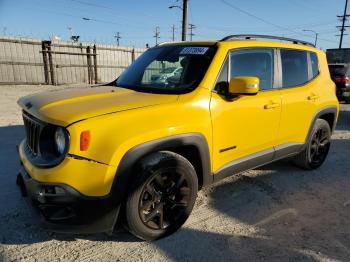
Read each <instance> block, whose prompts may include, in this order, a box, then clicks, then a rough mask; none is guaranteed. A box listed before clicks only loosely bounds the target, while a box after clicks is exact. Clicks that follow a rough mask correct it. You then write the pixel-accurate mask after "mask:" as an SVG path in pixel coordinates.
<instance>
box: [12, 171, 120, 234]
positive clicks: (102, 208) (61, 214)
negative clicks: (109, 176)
mask: <svg viewBox="0 0 350 262" xmlns="http://www.w3.org/2000/svg"><path fill="white" fill-rule="evenodd" d="M17 185H18V186H19V187H20V189H21V192H22V195H23V196H26V197H28V200H30V201H29V202H31V204H32V205H33V206H34V210H36V211H38V212H36V213H39V214H40V216H41V218H42V219H41V225H42V227H43V228H45V229H48V230H50V231H54V232H62V233H83V234H90V233H99V232H107V233H112V231H113V229H114V225H115V223H116V220H117V217H118V213H119V208H120V205H118V204H116V202H115V201H114V200H113V198H112V197H111V196H104V197H86V196H83V195H81V194H80V193H79V192H78V191H76V190H75V189H73V188H72V187H69V186H68V185H65V184H57V183H42V182H38V181H36V180H34V179H33V178H32V177H31V176H30V175H29V174H28V172H27V171H26V170H25V169H24V168H23V166H22V167H21V169H20V172H19V174H18V176H17Z"/></svg>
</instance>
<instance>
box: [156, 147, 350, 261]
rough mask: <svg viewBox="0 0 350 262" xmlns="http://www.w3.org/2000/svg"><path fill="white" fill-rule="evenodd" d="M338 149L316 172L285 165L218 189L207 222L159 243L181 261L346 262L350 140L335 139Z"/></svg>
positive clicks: (349, 247) (230, 181)
mask: <svg viewBox="0 0 350 262" xmlns="http://www.w3.org/2000/svg"><path fill="white" fill-rule="evenodd" d="M332 148H333V149H335V148H337V154H335V151H332V152H331V153H330V156H329V159H328V160H327V161H326V163H325V164H324V166H322V168H320V169H318V170H315V171H305V170H301V169H299V168H297V167H295V166H293V165H292V164H291V163H289V162H288V161H286V160H285V161H280V162H276V163H274V164H270V165H267V166H265V167H263V168H260V169H259V172H257V171H255V170H254V171H250V172H246V173H243V174H242V175H240V176H238V177H235V178H228V179H226V180H225V181H223V182H220V183H219V184H217V185H214V186H212V187H211V188H209V189H207V192H206V193H205V194H206V195H207V198H208V200H207V201H208V205H209V207H210V209H212V210H214V212H213V214H212V215H211V216H208V215H207V216H206V218H205V220H206V222H202V220H200V219H199V220H195V221H194V222H193V223H189V226H190V227H191V228H187V227H186V228H183V229H181V230H180V231H179V232H178V233H176V234H174V235H173V236H170V237H168V238H166V239H163V240H161V241H157V242H155V243H154V245H155V246H157V247H158V248H160V249H161V250H162V252H164V253H165V254H166V256H167V257H170V258H171V259H172V260H175V261H182V260H184V259H185V258H190V259H189V260H191V261H192V260H194V261H204V260H205V261H212V260H213V261H214V260H233V261H260V260H268V261H300V260H303V261H304V260H312V261H313V260H322V259H331V260H332V259H334V260H340V261H345V260H347V259H348V256H349V254H350V221H349V220H348V218H349V217H350V206H346V207H345V206H344V204H345V203H346V202H347V201H349V200H350V191H349V185H350V172H349V166H350V160H349V158H348V156H347V154H348V153H347V154H345V153H346V152H349V148H350V140H334V141H333V147H332ZM338 149H339V151H338ZM343 152H344V154H343ZM335 165H336V167H335ZM257 173H259V175H258V174H257ZM203 208H208V207H203ZM192 216H196V210H194V214H192ZM197 216H198V214H197ZM208 217H209V219H208ZM190 220H191V219H190ZM210 220H212V221H211V222H210Z"/></svg>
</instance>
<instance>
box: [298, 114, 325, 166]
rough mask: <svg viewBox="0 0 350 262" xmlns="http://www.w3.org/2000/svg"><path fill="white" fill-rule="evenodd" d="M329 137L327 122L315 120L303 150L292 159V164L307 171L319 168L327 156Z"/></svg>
mask: <svg viewBox="0 0 350 262" xmlns="http://www.w3.org/2000/svg"><path fill="white" fill-rule="evenodd" d="M331 135H332V132H331V128H330V126H329V124H328V122H327V121H325V120H323V119H317V120H316V122H315V125H314V127H313V129H312V133H311V137H310V139H309V141H308V142H307V145H306V147H305V149H304V150H303V151H301V152H300V153H299V154H298V155H296V156H295V158H294V159H293V160H294V161H293V162H294V164H295V165H297V166H298V167H301V168H304V169H308V170H312V169H316V168H319V167H320V166H321V165H322V164H323V162H324V161H325V160H326V157H327V155H328V152H329V148H330V141H331Z"/></svg>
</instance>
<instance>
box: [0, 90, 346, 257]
mask: <svg viewBox="0 0 350 262" xmlns="http://www.w3.org/2000/svg"><path fill="white" fill-rule="evenodd" d="M61 88H68V87H66V86H63V87H62V86H61V87H52V86H0V93H1V97H0V99H1V100H0V145H1V147H0V167H1V169H0V203H1V204H0V221H1V223H0V261H16V260H23V261H110V260H113V261H214V260H215V261H220V260H224V261H300V260H301V261H349V257H350V219H349V218H350V106H349V105H342V111H341V114H340V119H339V123H338V126H337V130H336V132H335V134H334V135H333V143H332V147H331V152H330V154H329V157H328V159H327V160H326V162H325V164H324V165H323V166H322V167H321V168H320V169H318V170H315V171H304V170H300V169H298V168H296V167H294V166H293V165H291V164H290V163H289V162H288V161H280V162H277V163H274V164H270V165H268V166H265V167H262V168H259V169H258V170H253V171H249V172H245V173H243V174H241V175H240V176H236V177H231V178H228V179H226V180H224V181H221V182H220V183H217V184H216V185H213V186H211V187H208V188H205V189H204V190H202V191H201V192H200V193H199V196H198V199H197V201H196V206H195V208H194V210H193V213H192V215H191V217H190V219H189V220H188V221H187V222H186V224H185V225H184V226H183V228H182V229H181V230H179V231H178V232H176V233H175V234H173V235H171V236H169V237H167V238H165V239H161V240H159V241H156V242H152V243H148V242H142V241H139V240H138V239H137V238H135V237H133V236H132V235H130V234H129V233H128V232H126V231H125V230H123V229H119V230H118V231H116V232H115V233H114V234H113V235H112V236H107V235H104V234H96V235H61V234H55V233H50V232H47V231H44V230H43V229H41V228H40V227H38V225H37V220H36V219H35V218H34V217H32V215H31V212H30V207H29V206H27V204H26V202H25V201H23V198H22V197H21V196H20V192H19V190H18V188H17V187H16V185H15V179H16V174H17V171H18V168H19V162H18V157H17V154H16V149H15V145H16V144H17V143H18V142H19V141H20V140H21V139H22V138H23V136H24V131H23V126H22V121H21V110H20V109H19V107H18V106H17V105H16V100H17V99H18V98H19V97H21V96H23V95H26V94H30V93H34V92H39V91H43V90H55V89H61Z"/></svg>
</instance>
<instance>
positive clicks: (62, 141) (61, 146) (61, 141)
mask: <svg viewBox="0 0 350 262" xmlns="http://www.w3.org/2000/svg"><path fill="white" fill-rule="evenodd" d="M66 139H67V137H66V132H65V130H64V129H63V128H62V127H58V128H57V129H56V132H55V144H56V149H57V151H58V153H60V154H63V153H64V151H65V149H66V145H67V141H66Z"/></svg>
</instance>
